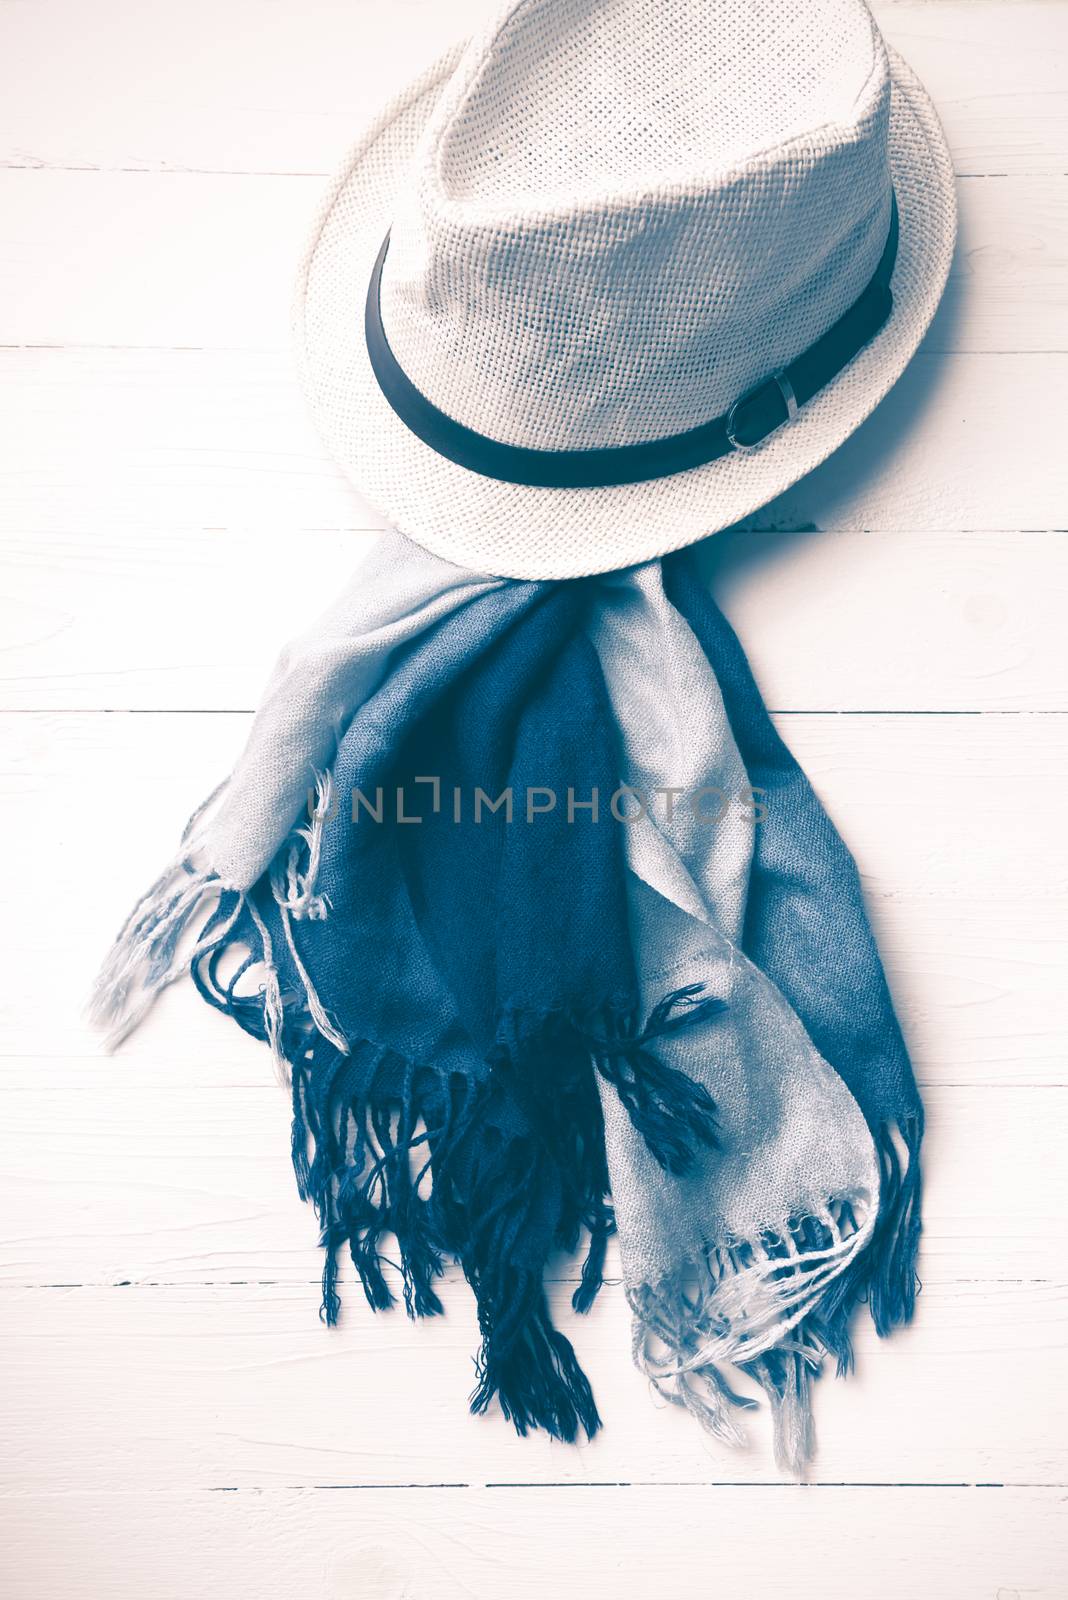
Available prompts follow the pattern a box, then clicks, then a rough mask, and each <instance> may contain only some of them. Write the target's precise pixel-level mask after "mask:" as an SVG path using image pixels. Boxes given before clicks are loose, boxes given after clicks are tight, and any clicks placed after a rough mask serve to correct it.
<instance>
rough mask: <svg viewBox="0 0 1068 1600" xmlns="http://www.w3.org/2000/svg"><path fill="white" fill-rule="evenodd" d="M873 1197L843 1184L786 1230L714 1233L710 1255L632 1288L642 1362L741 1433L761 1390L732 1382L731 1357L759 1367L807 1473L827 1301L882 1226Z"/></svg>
mask: <svg viewBox="0 0 1068 1600" xmlns="http://www.w3.org/2000/svg"><path fill="white" fill-rule="evenodd" d="M866 1198H867V1197H866V1196H860V1195H856V1196H842V1197H839V1198H837V1199H835V1200H833V1201H832V1202H831V1203H830V1204H829V1205H828V1206H827V1207H825V1208H824V1209H822V1210H821V1211H819V1212H818V1213H813V1214H810V1215H807V1216H805V1217H795V1218H791V1219H790V1221H789V1222H788V1224H787V1225H786V1226H785V1227H783V1228H781V1229H779V1230H778V1231H775V1230H771V1229H766V1230H764V1232H763V1233H762V1234H761V1235H760V1237H759V1238H755V1239H750V1240H741V1239H732V1240H731V1241H730V1242H729V1243H726V1244H722V1245H709V1246H707V1247H706V1249H705V1251H704V1254H703V1258H702V1260H701V1261H700V1262H699V1263H694V1264H692V1266H690V1267H689V1268H688V1269H686V1270H684V1271H681V1272H679V1273H678V1274H676V1275H674V1276H673V1277H672V1278H670V1279H666V1280H664V1281H663V1282H661V1283H658V1284H656V1285H655V1286H654V1285H650V1284H646V1285H644V1286H642V1287H640V1288H638V1289H632V1290H631V1291H630V1294H629V1298H630V1302H631V1307H632V1309H633V1311H634V1314H635V1316H634V1328H633V1352H634V1359H635V1363H636V1365H637V1366H638V1368H639V1370H640V1371H642V1372H643V1373H644V1374H645V1375H646V1376H647V1377H648V1378H649V1380H650V1381H651V1383H652V1384H653V1387H654V1388H655V1389H656V1391H657V1392H658V1393H659V1394H660V1395H661V1396H662V1397H663V1398H664V1399H666V1400H668V1401H670V1402H671V1403H672V1404H674V1405H680V1406H684V1407H685V1408H686V1410H688V1411H689V1412H691V1413H692V1414H693V1415H694V1416H695V1417H696V1418H697V1419H698V1420H699V1421H700V1422H701V1424H702V1426H703V1427H705V1428H706V1429H707V1430H708V1431H709V1432H710V1433H712V1434H714V1435H715V1436H716V1437H717V1438H720V1439H722V1440H724V1441H725V1442H726V1443H729V1444H740V1443H742V1442H744V1437H745V1436H744V1433H743V1431H742V1429H741V1428H740V1426H739V1424H738V1421H737V1414H738V1412H739V1411H743V1410H749V1409H752V1408H753V1407H754V1406H755V1404H756V1402H755V1401H753V1400H751V1399H749V1398H748V1397H745V1396H742V1395H739V1394H738V1393H737V1392H736V1391H735V1390H733V1389H732V1388H731V1387H730V1385H729V1383H728V1380H727V1378H726V1376H725V1374H724V1370H723V1369H724V1368H729V1367H731V1366H734V1367H737V1368H738V1370H739V1371H741V1372H743V1373H748V1374H749V1375H750V1376H751V1377H753V1378H755V1379H756V1381H757V1382H758V1383H759V1384H760V1385H761V1387H762V1388H763V1389H764V1390H765V1392H766V1394H767V1395H768V1397H769V1400H770V1402H771V1406H772V1412H773V1417H774V1426H775V1450H776V1459H777V1461H778V1462H779V1465H780V1466H781V1467H783V1468H784V1469H785V1470H788V1471H790V1472H793V1473H795V1474H797V1475H800V1473H801V1472H802V1471H803V1469H804V1466H805V1464H806V1463H807V1461H808V1460H809V1459H810V1457H811V1453H812V1450H813V1447H814V1438H813V1428H812V1417H811V1396H810V1389H811V1380H812V1377H813V1376H815V1375H816V1374H817V1373H818V1372H819V1368H820V1363H821V1360H822V1355H823V1353H824V1352H825V1350H826V1348H827V1345H826V1342H825V1340H824V1338H822V1337H821V1328H822V1323H821V1314H822V1310H823V1302H824V1301H825V1300H826V1299H827V1298H828V1297H829V1296H830V1297H832V1298H833V1294H834V1287H835V1284H836V1283H837V1282H839V1281H840V1280H841V1279H842V1278H843V1277H844V1276H845V1275H846V1274H848V1273H849V1271H850V1268H851V1266H852V1265H853V1264H854V1263H855V1262H857V1261H858V1260H860V1259H862V1257H863V1254H864V1253H865V1251H866V1250H867V1249H868V1248H870V1245H871V1242H872V1239H873V1236H874V1234H875V1230H876V1227H877V1216H876V1208H875V1207H874V1205H870V1206H869V1215H868V1216H867V1217H866V1218H865V1219H864V1220H863V1221H862V1222H859V1223H858V1221H857V1210H858V1209H859V1204H860V1202H861V1201H862V1200H864V1199H866ZM850 1303H852V1301H851V1302H850Z"/></svg>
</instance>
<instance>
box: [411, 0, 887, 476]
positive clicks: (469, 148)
mask: <svg viewBox="0 0 1068 1600" xmlns="http://www.w3.org/2000/svg"><path fill="white" fill-rule="evenodd" d="M889 109H890V77H889V67H888V62H887V56H886V50H885V47H884V45H883V42H882V39H881V37H880V35H879V33H878V30H877V29H876V27H875V25H874V22H873V21H872V19H871V16H870V14H869V12H868V10H867V8H866V6H865V5H864V4H863V3H862V0H520V3H519V4H518V5H516V4H515V3H514V0H513V3H511V4H510V5H508V7H507V8H506V9H505V10H504V11H503V12H502V13H501V14H500V15H499V16H498V17H496V18H495V19H494V21H493V22H492V23H491V24H490V26H488V27H487V28H486V29H485V30H484V31H483V32H482V33H480V34H479V35H478V36H477V37H476V38H474V39H473V40H472V41H471V42H470V44H469V45H468V47H467V49H466V51H465V52H464V54H463V56H462V58H461V60H460V62H459V64H458V66H457V69H456V71H455V73H454V75H453V78H452V79H451V81H450V83H449V84H448V86H447V87H446V89H445V91H444V92H443V95H442V98H441V100H440V102H439V104H438V106H437V107H436V110H435V113H434V115H433V116H432V118H431V120H430V122H429V123H428V125H427V127H426V129H425V131H424V135H423V138H422V140H421V142H420V145H419V149H418V152H417V156H416V160H415V163H414V169H413V172H412V182H411V184H410V186H409V187H408V189H407V190H406V191H405V193H404V195H403V196H402V197H401V198H400V199H399V201H398V204H397V207H396V209H395V212H394V215H393V217H392V219H391V228H390V248H389V254H388V256H387V258H386V263H385V269H384V272H383V276H382V285H381V306H382V320H383V326H384V328H385V331H386V335H387V337H388V339H389V342H390V344H391V346H392V348H393V351H394V354H395V355H396V356H397V359H398V360H399V362H400V364H401V366H402V367H403V368H404V369H405V371H406V372H407V373H408V375H409V377H410V378H411V379H412V381H413V382H414V383H415V384H416V385H417V386H418V387H419V388H420V389H421V390H422V391H423V393H424V394H426V395H427V396H428V398H429V399H430V400H432V401H433V402H434V404H435V405H436V406H438V407H439V409H441V410H442V411H445V412H446V413H447V414H449V415H450V416H452V417H454V418H455V419H456V420H457V421H460V422H463V423H465V424H466V425H467V426H468V427H470V428H474V429H476V430H477V431H479V432H481V433H484V434H487V435H488V436H489V437H491V438H494V439H499V440H501V441H503V442H505V443H509V444H518V445H526V446H531V447H534V448H542V449H581V448H596V447H604V446H614V445H627V444H634V443H638V442H641V441H643V440H647V439H653V438H659V437H664V436H667V435H670V434H672V433H676V432H679V431H682V430H683V429H686V428H690V427H695V426H697V425H699V424H700V423H702V422H705V421H707V420H709V419H710V418H712V417H715V416H718V415H721V414H722V413H723V412H725V411H726V410H727V409H728V407H729V406H730V405H731V403H732V402H733V401H734V400H735V399H737V398H738V396H739V395H740V394H742V393H744V392H745V390H747V389H748V388H750V387H752V386H753V385H754V384H756V383H759V382H761V381H762V380H763V379H764V378H765V377H766V376H767V375H768V373H769V372H771V371H774V370H775V369H777V368H779V367H783V366H786V365H788V364H789V362H791V361H792V360H793V359H794V358H795V357H796V356H797V355H798V354H800V352H801V351H802V350H804V349H806V348H807V347H808V346H809V345H810V344H811V343H812V342H813V341H814V340H815V339H817V338H818V337H819V336H820V334H821V333H823V332H824V331H825V330H826V329H827V328H828V327H830V326H831V324H832V323H833V322H834V321H835V320H836V319H837V318H838V317H839V316H840V315H841V314H842V312H843V311H844V310H845V309H846V308H847V307H848V306H849V305H850V304H852V302H853V300H854V299H856V297H857V295H859V293H860V292H861V290H862V289H863V288H864V286H865V284H866V283H867V281H868V279H869V278H870V277H871V274H872V273H873V271H874V269H875V267H876V264H877V262H878V260H879V257H880V254H881V252H882V249H883V245H884V243H885V239H886V232H887V227H888V224H889V217H890V203H891V191H890V171H889V156H888V143H887V134H888V126H889Z"/></svg>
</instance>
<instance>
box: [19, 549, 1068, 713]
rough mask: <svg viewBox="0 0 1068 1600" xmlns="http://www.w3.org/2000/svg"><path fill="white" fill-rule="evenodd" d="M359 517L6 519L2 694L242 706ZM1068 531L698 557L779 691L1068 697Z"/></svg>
mask: <svg viewBox="0 0 1068 1600" xmlns="http://www.w3.org/2000/svg"><path fill="white" fill-rule="evenodd" d="M373 537H374V536H373V535H372V534H357V533H355V532H352V531H348V530H337V529H326V530H324V529H321V528H302V529H300V530H299V531H293V530H286V531H279V530H277V529H276V530H263V529H258V528H241V527H234V528H227V529H226V531H225V532H222V531H220V530H218V529H205V528H181V527H176V528H166V527H155V528H144V527H137V526H128V525H124V524H123V523H122V522H121V521H119V520H116V522H115V523H114V524H113V525H112V527H111V528H109V529H103V528H101V529H100V530H99V532H94V534H93V536H92V537H91V538H87V537H86V533H85V529H84V528H82V529H77V528H75V529H73V530H71V531H66V532H64V531H61V530H59V529H55V530H52V529H41V530H39V531H37V532H25V533H21V534H18V535H16V534H14V533H12V535H11V536H10V537H9V538H8V539H7V540H6V541H5V542H4V545H3V547H2V548H0V631H2V633H3V636H4V640H5V646H4V650H3V654H2V656H0V711H2V710H37V709H41V708H51V709H53V710H57V711H58V710H76V709H85V710H96V709H98V708H100V707H106V708H107V709H108V710H110V711H121V710H137V711H156V710H177V711H181V710H188V709H189V708H190V707H192V706H195V707H197V708H200V709H203V710H214V711H232V710H251V709H252V708H253V707H254V706H255V705H256V702H257V700H258V698H259V695H260V693H261V690H262V688H263V684H264V682H265V679H266V675H267V673H268V671H269V669H270V666H271V663H272V662H273V659H274V656H275V655H276V654H277V651H278V649H279V642H280V641H281V640H283V639H286V638H288V637H290V636H291V635H292V634H294V633H296V632H300V631H302V630H303V629H304V628H305V627H307V626H310V625H311V623H312V621H313V619H314V617H315V616H316V614H317V612H318V611H319V610H320V609H322V608H325V607H326V606H328V605H329V604H331V603H332V602H333V600H334V599H335V597H336V596H337V594H338V593H339V592H340V591H341V589H342V587H343V586H344V585H345V584H346V583H348V582H349V581H351V580H352V579H353V577H354V574H355V572H356V571H357V569H358V565H359V561H360V559H361V555H362V553H363V552H364V551H365V550H366V549H367V548H368V547H369V546H370V545H371V543H372V542H373ZM1065 549H1066V544H1065V536H1064V535H1063V534H1061V533H1056V532H1053V533H1051V532H1021V533H995V532H989V531H986V532H982V531H979V532H977V531H972V530H968V531H962V530H953V529H939V530H934V531H927V530H923V531H918V532H915V531H904V530H900V529H893V530H889V529H882V530H877V531H875V530H873V531H871V532H860V531H852V532H850V531H839V532H830V531H819V532H809V533H791V532H784V531H778V532H776V531H768V530H765V531H760V530H759V529H757V528H753V529H740V530H732V531H731V532H728V533H723V534H720V535H718V536H717V538H716V539H714V540H710V541H709V542H708V544H707V545H706V546H705V548H704V551H703V559H704V565H705V568H706V570H707V572H708V576H709V579H710V581H711V583H712V585H713V588H714V591H715V594H716V597H717V599H718V601H719V603H720V605H721V606H722V607H723V608H724V609H725V611H726V612H727V614H728V615H729V616H730V618H731V620H732V622H733V624H734V627H735V629H736V631H737V632H738V633H739V635H740V636H741V637H742V638H743V639H744V640H745V645H746V650H747V653H748V655H749V659H750V661H751V663H752V665H753V669H754V671H755V673H756V675H757V677H758V679H759V681H760V684H761V687H762V689H763V692H764V695H765V698H766V699H767V701H768V703H769V705H771V706H772V707H773V708H774V709H776V710H782V711H827V710H835V711H900V710H906V709H907V710H912V711H925V712H933V711H953V712H961V711H968V712H984V711H997V712H1007V711H1021V710H1041V711H1064V710H1068V682H1066V681H1065V674H1064V672H1063V671H1062V670H1061V667H1062V662H1063V644H1062V640H1061V626H1062V619H1063V617H1064V615H1065V612H1066V611H1068V567H1066V563H1065ZM295 555H296V556H297V557H298V559H299V571H300V581H299V585H298V586H297V588H296V590H294V588H293V586H292V585H291V584H290V582H289V581H288V579H289V575H290V574H291V573H292V571H293V568H294V558H295ZM238 593H239V594H240V595H241V597H242V600H241V606H240V609H239V611H237V613H236V614H235V608H234V604H233V597H234V595H235V594H238ZM903 615H907V616H908V618H909V629H908V648H907V649H905V648H903V646H902V637H901V617H902V616H903ZM933 662H937V665H938V670H937V671H936V672H933V671H932V670H931V669H932V663H933Z"/></svg>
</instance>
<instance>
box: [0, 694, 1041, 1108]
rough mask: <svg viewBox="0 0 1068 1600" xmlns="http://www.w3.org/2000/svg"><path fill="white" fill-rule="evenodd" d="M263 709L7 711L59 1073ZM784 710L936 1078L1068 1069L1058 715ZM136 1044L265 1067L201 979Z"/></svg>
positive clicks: (21, 1004) (7, 1014) (9, 797)
mask: <svg viewBox="0 0 1068 1600" xmlns="http://www.w3.org/2000/svg"><path fill="white" fill-rule="evenodd" d="M248 724H249V719H248V717H247V716H237V715H226V714H219V715H215V716H202V715H191V716H176V715H173V714H172V715H159V716H152V715H143V716H125V715H124V716H93V715H59V714H56V715H44V714H42V715H32V714H26V715H9V716H6V717H4V718H3V719H2V720H0V732H2V735H3V748H4V750H5V765H4V768H3V777H2V787H0V816H2V817H3V821H4V825H5V832H6V835H7V837H8V838H11V839H15V838H17V839H19V840H20V841H21V847H20V848H19V849H18V850H13V851H12V852H11V853H10V857H9V859H8V861H7V863H6V867H5V872H4V874H3V876H2V896H3V900H4V901H5V902H7V904H6V905H5V906H4V908H3V911H4V915H5V916H6V918H7V925H8V926H9V927H13V928H14V927H17V928H18V929H19V940H18V957H19V965H20V968H21V971H20V977H19V981H18V982H17V983H14V982H11V983H8V984H7V985H5V987H4V991H3V993H2V995H0V1007H2V1016H3V1023H4V1028H5V1033H6V1046H5V1048H6V1049H7V1051H8V1052H9V1054H10V1055H12V1056H14V1057H32V1058H34V1059H38V1060H41V1059H50V1060H52V1061H53V1067H52V1068H50V1070H56V1069H57V1067H58V1066H60V1065H61V1064H62V1059H63V1058H65V1057H70V1058H72V1059H74V1060H78V1059H82V1058H84V1057H85V1056H87V1055H91V1054H93V1053H95V1051H96V1050H97V1049H98V1045H97V1044H96V1042H95V1041H94V1039H93V1037H92V1036H91V1035H90V1034H89V1033H88V1032H87V1030H86V1028H85V1026H84V1023H83V1021H82V1019H81V1016H80V1009H81V1005H82V1000H83V996H84V995H85V994H86V993H87V991H88V987H89V983H90V981H91V977H92V974H93V971H94V969H95V967H96V965H97V963H98V961H99V960H100V958H101V956H102V954H103V952H104V950H105V949H106V947H107V945H108V943H109V942H110V940H111V938H112V935H113V933H114V930H115V928H116V927H117V926H118V924H119V923H120V922H121V920H122V918H123V917H124V916H125V914H126V912H127V911H128V909H129V907H130V905H131V904H132V903H133V901H134V899H135V898H136V897H137V895H139V894H140V893H141V891H142V890H143V889H144V888H145V886H146V885H147V884H148V883H149V882H150V881H151V880H152V879H153V878H154V877H155V875H156V873H157V872H158V871H159V870H160V868H161V867H162V865H163V863H164V862H165V861H166V860H167V859H168V858H169V856H170V854H171V852H172V851H173V849H174V847H175V841H176V840H177V838H178V835H179V833H180V831H181V828H182V825H183V824H184V822H185V820H186V818H187V817H188V815H189V814H190V812H191V811H192V810H193V809H194V807H195V806H196V805H197V804H198V803H199V801H200V800H201V799H202V798H203V796H204V795H205V794H206V793H208V792H209V791H210V790H211V789H212V788H213V787H214V785H215V784H216V783H217V782H218V780H219V778H220V777H221V776H222V775H223V774H224V773H225V772H226V771H228V770H229V768H230V766H231V765H232V763H233V761H234V759H235V757H236V755H237V753H238V751H239V750H240V747H241V744H242V741H243V738H244V733H245V730H246V729H247V727H248ZM781 726H782V727H783V728H784V730H785V732H786V735H787V737H788V739H789V740H790V742H791V744H792V746H793V748H794V750H795V751H796V753H797V755H798V758H799V759H800V760H801V761H802V762H803V764H804V765H805V767H806V768H807V770H808V771H809V772H810V774H811V776H812V780H813V782H814V783H815V784H816V786H817V788H818V790H819V792H820V793H821V795H822V796H823V798H824V800H825V803H826V804H827V806H828V808H829V810H830V811H831V814H832V816H834V817H835V818H836V820H837V821H838V823H839V825H840V826H841V828H842V830H843V832H844V833H845V836H846V838H847V839H848V841H849V843H850V845H851V848H852V849H853V850H854V852H855V854H856V856H857V859H858V861H859V862H860V864H861V867H862V871H863V876H864V882H865V886H866V890H867V893H868V899H869V906H870V910H871V914H872V918H873V921H874V924H875V927H876V930H877V933H878V936H879V940H880V944H881V948H882V952H883V957H884V960H885V962H886V966H887V970H888V973H889V975H890V980H891V984H892V986H893V990H894V993H895V996H896V998H897V1003H898V1006H899V1009H900V1011H901V1015H902V1020H903V1023H904V1026H905V1028H906V1032H907V1036H908V1039H909V1042H910V1045H911V1047H912V1049H913V1051H914V1053H915V1055H916V1060H917V1068H918V1071H919V1073H920V1075H921V1076H922V1077H923V1078H924V1080H925V1081H928V1082H937V1083H984V1082H985V1083H1007V1084H1013V1083H1019V1084H1025V1083H1062V1082H1064V1081H1065V1074H1064V1048H1063V1006H1062V1005H1061V1002H1060V984H1059V980H1058V970H1059V964H1061V963H1063V958H1064V946H1065V940H1066V934H1068V928H1066V922H1065V884H1064V878H1065V867H1064V863H1063V860H1062V858H1061V857H1060V856H1058V855H1057V854H1056V853H1055V852H1052V853H1051V841H1055V840H1056V839H1057V838H1058V837H1059V829H1060V820H1061V811H1062V809H1063V808H1062V805H1061V795H1062V792H1063V785H1064V781H1065V770H1066V765H1068V747H1066V742H1065V741H1066V738H1068V726H1066V725H1065V723H1064V719H1062V718H1060V717H1048V716H1041V715H1035V716H1027V715H1018V716H1004V717H1000V716H991V717H911V716H870V717H864V716H850V717H839V716H835V715H811V716H795V717H784V718H782V719H781ZM56 906H61V907H62V915H61V916H54V915H52V914H51V911H52V909H53V908H54V907H56ZM38 907H39V908H40V911H41V915H40V916H39V917H38V916H37V914H36V912H35V910H34V908H38ZM26 908H30V909H29V915H27V911H26ZM46 912H47V913H48V914H47V915H46V914H45V913H46ZM57 971H59V972H61V973H62V978H61V980H59V981H57V976H56V974H57ZM126 1048H127V1049H128V1050H130V1051H133V1052H140V1051H144V1052H145V1054H144V1055H138V1054H135V1055H134V1056H132V1057H131V1060H137V1061H142V1062H144V1063H145V1064H146V1066H147V1065H149V1064H151V1070H152V1072H153V1073H155V1072H157V1071H158V1070H159V1067H160V1064H161V1063H169V1064H170V1065H169V1067H168V1070H169V1071H174V1072H177V1073H178V1074H179V1075H181V1074H183V1073H186V1072H196V1071H198V1070H199V1069H198V1068H197V1060H198V1057H199V1056H201V1055H203V1058H204V1062H205V1063H206V1064H207V1065H206V1067H205V1068H204V1069H203V1070H204V1077H203V1081H205V1082H206V1083H209V1084H210V1083H213V1082H216V1081H218V1078H217V1076H216V1069H217V1068H218V1069H220V1070H221V1071H222V1072H224V1073H230V1072H234V1071H237V1072H239V1073H240V1074H242V1076H241V1077H240V1078H238V1079H236V1080H234V1081H241V1082H248V1081H251V1082H262V1081H263V1074H264V1070H265V1069H264V1066H263V1063H262V1061H261V1060H260V1056H259V1053H258V1052H257V1051H256V1050H255V1047H254V1046H253V1045H252V1044H251V1043H250V1042H249V1041H242V1040H240V1039H239V1038H238V1030H237V1029H236V1028H233V1027H229V1026H227V1025H226V1024H225V1023H224V1022H223V1021H222V1020H221V1019H219V1018H218V1017H216V1016H215V1015H214V1014H213V1013H211V1012H209V1010H208V1008H207V1007H205V1006H204V1005H202V1004H201V1003H200V1002H199V1001H198V1000H197V999H196V997H195V996H193V995H190V994H183V993H180V992H175V991H172V992H171V993H170V994H169V995H167V996H165V997H164V1000H163V1001H162V1002H161V1004H160V1006H159V1007H158V1015H156V1016H155V1017H153V1018H150V1019H149V1021H148V1022H147V1023H146V1024H145V1027H144V1029H143V1030H142V1032H141V1033H140V1034H139V1035H138V1036H137V1037H136V1038H135V1039H134V1040H133V1041H131V1042H130V1044H129V1045H128V1046H127V1047H126ZM56 1058H58V1062H57V1061H56ZM77 1072H78V1068H77V1067H75V1068H73V1074H74V1076H75V1077H76V1076H77Z"/></svg>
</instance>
